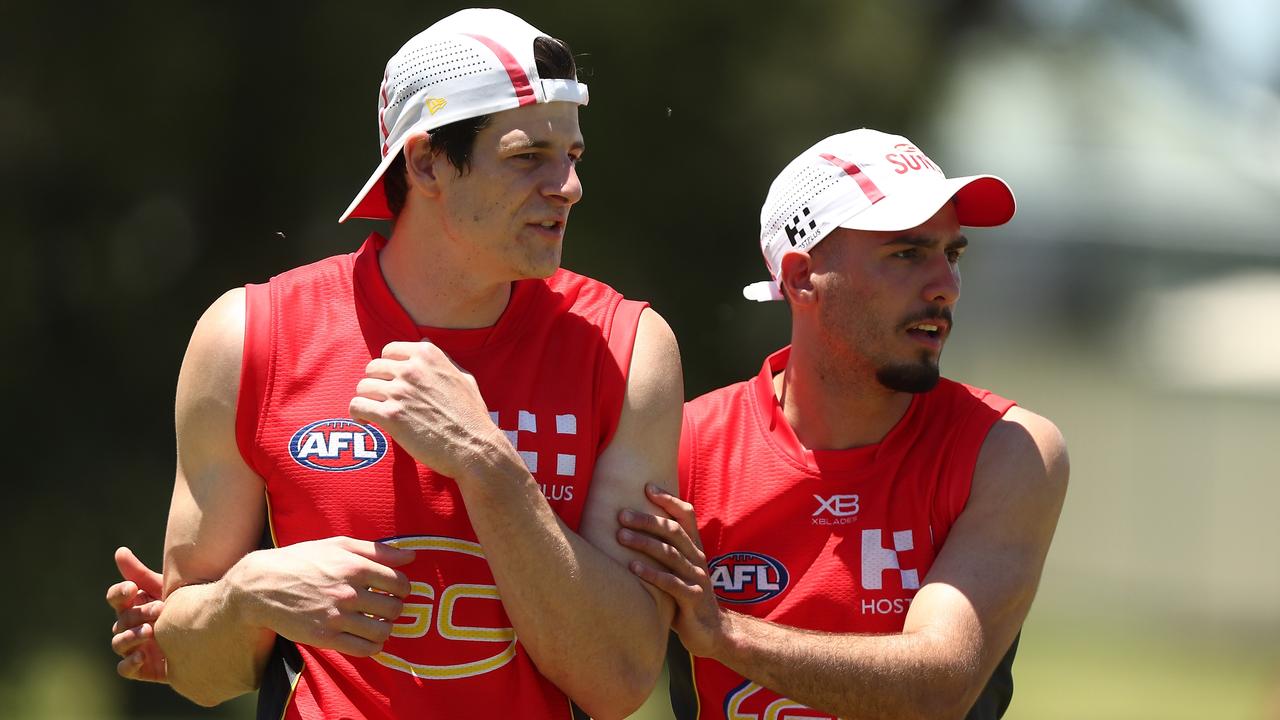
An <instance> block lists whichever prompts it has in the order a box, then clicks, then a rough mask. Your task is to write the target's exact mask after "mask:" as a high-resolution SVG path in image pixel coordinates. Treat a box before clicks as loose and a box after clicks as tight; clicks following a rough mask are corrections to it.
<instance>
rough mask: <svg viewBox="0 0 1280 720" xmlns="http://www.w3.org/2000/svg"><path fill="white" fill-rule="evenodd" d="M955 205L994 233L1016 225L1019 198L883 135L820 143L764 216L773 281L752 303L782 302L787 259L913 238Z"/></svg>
mask: <svg viewBox="0 0 1280 720" xmlns="http://www.w3.org/2000/svg"><path fill="white" fill-rule="evenodd" d="M953 198H954V199H955V206H956V216H957V217H958V218H959V220H960V224H961V225H964V226H967V227H994V226H996V225H1003V224H1005V223H1006V222H1009V219H1010V218H1012V217H1013V212H1014V200H1013V191H1012V190H1010V189H1009V185H1008V184H1007V183H1005V181H1004V180H1001V179H1000V178H998V177H996V176H994V175H970V176H967V177H958V178H948V177H947V176H946V175H944V174H943V173H942V168H940V167H938V164H937V163H935V162H933V161H932V160H930V159H929V157H928V156H927V155H925V154H924V151H922V150H920V149H919V148H918V147H916V146H915V144H913V143H912V142H911V141H910V140H908V139H906V138H905V137H902V136H901V135H889V134H888V133H882V132H880V131H878V130H868V129H866V128H863V129H861V130H851V131H849V132H846V133H840V134H839V135H832V136H831V137H829V138H826V139H824V140H821V141H819V142H818V143H817V144H816V145H814V146H813V147H811V148H809V149H808V150H805V151H804V152H802V153H800V156H799V157H797V158H796V159H795V160H792V161H791V163H790V164H788V165H787V166H786V167H785V168H783V170H782V172H781V173H779V175H778V177H777V178H775V179H774V181H773V184H772V185H770V186H769V195H768V196H767V197H766V198H765V201H764V207H762V208H761V209H760V251H761V252H763V253H764V262H765V265H767V266H768V268H769V273H770V274H771V275H772V276H773V280H764V281H761V282H757V283H752V284H750V285H748V286H746V287H745V288H743V289H742V294H743V296H744V297H746V298H747V299H748V300H757V301H759V302H766V301H769V300H781V299H782V289H781V287H779V285H778V273H779V272H780V270H781V267H782V256H783V255H786V254H787V253H789V252H794V251H800V252H805V251H808V250H809V249H810V248H812V247H813V246H814V245H817V244H818V243H819V242H820V241H821V240H822V239H823V238H825V237H826V236H827V235H828V234H829V233H830V232H831V231H832V230H834V229H836V228H838V227H843V228H850V229H853V230H886V231H899V230H910V229H911V228H913V227H916V226H917V225H921V224H923V223H924V222H926V221H927V220H928V219H929V218H931V217H933V214H934V213H936V212H938V209H939V208H941V207H942V206H943V205H944V204H945V203H947V202H948V201H950V200H952V199H953Z"/></svg>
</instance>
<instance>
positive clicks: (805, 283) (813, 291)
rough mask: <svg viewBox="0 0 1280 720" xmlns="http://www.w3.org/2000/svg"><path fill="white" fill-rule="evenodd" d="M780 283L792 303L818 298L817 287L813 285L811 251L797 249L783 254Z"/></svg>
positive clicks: (796, 303) (804, 303) (803, 303)
mask: <svg viewBox="0 0 1280 720" xmlns="http://www.w3.org/2000/svg"><path fill="white" fill-rule="evenodd" d="M778 284H779V285H781V286H782V294H783V295H785V296H786V297H787V300H788V301H789V302H790V303H791V304H792V305H808V304H810V303H813V302H814V301H815V300H816V299H817V288H815V287H814V285H813V258H812V257H810V256H809V253H807V252H801V251H799V250H795V251H792V252H789V253H787V254H785V255H783V256H782V268H781V270H779V272H778Z"/></svg>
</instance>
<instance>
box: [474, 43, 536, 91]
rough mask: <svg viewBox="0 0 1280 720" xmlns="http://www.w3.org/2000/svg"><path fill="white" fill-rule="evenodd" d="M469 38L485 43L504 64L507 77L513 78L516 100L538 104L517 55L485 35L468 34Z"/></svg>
mask: <svg viewBox="0 0 1280 720" xmlns="http://www.w3.org/2000/svg"><path fill="white" fill-rule="evenodd" d="M467 36H468V37H473V38H475V39H476V40H479V41H480V42H482V43H484V46H485V47H487V48H489V50H490V52H492V53H493V54H494V55H496V56H497V57H498V61H499V62H501V63H502V67H503V68H504V69H506V71H507V75H508V76H509V77H510V78H511V87H512V88H514V89H515V91H516V99H517V100H519V101H520V105H522V106H523V105H532V104H533V103H536V102H538V99H537V98H536V97H534V96H533V86H532V85H530V84H529V76H528V75H525V74H524V68H522V67H520V63H519V62H518V61H517V60H516V56H515V55H512V54H511V53H509V52H507V49H506V48H504V47H502V46H501V45H499V44H498V43H496V42H494V41H493V40H491V39H489V38H487V37H485V36H483V35H472V34H471V33H467Z"/></svg>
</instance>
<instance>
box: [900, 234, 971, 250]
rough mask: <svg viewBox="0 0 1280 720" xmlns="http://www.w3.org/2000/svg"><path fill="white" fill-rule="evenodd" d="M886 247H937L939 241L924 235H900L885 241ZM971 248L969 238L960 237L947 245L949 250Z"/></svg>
mask: <svg viewBox="0 0 1280 720" xmlns="http://www.w3.org/2000/svg"><path fill="white" fill-rule="evenodd" d="M884 244H885V245H910V246H912V247H918V248H932V247H936V246H937V244H938V241H937V240H935V239H934V238H928V237H925V236H923V235H899V236H897V237H893V238H889V239H888V240H886V241H885V243H884ZM968 246H969V238H967V237H965V236H963V235H958V236H957V237H956V239H955V240H952V241H951V242H949V243H947V249H948V250H960V249H962V248H966V247H968Z"/></svg>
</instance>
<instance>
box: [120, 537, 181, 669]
mask: <svg viewBox="0 0 1280 720" xmlns="http://www.w3.org/2000/svg"><path fill="white" fill-rule="evenodd" d="M116 568H117V569H119V570H120V577H122V578H124V580H123V581H121V582H118V583H116V584H115V585H112V586H111V587H109V588H107V604H108V605H110V606H111V609H113V610H115V611H116V622H115V624H114V625H112V626H111V632H112V633H113V635H112V638H111V649H112V650H114V651H115V653H116V654H117V655H119V656H120V657H121V658H123V659H122V660H121V661H120V662H119V663H117V664H116V672H118V673H120V676H121V677H124V678H128V679H130V680H145V681H147V682H161V683H162V682H168V665H167V663H166V661H165V657H164V653H163V652H162V651H161V650H160V646H159V645H157V644H156V633H155V623H156V618H158V617H160V610H161V609H162V608H163V607H164V601H163V600H161V599H160V596H161V594H162V584H161V578H160V573H158V572H156V571H154V570H152V569H151V568H149V567H147V566H146V565H144V564H143V563H142V561H141V560H139V559H138V558H137V556H135V555H134V554H133V551H132V550H130V549H129V548H127V547H122V548H117V549H116Z"/></svg>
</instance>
